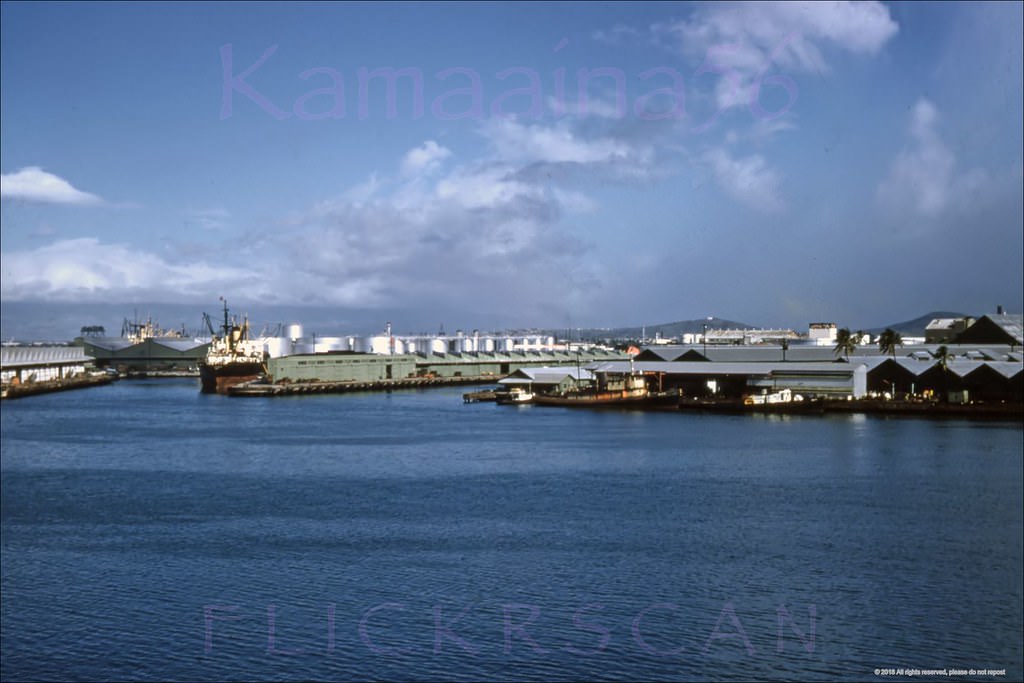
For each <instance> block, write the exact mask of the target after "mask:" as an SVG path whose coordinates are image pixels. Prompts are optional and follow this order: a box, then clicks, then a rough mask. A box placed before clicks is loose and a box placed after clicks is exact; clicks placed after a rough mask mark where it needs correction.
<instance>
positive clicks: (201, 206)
mask: <svg viewBox="0 0 1024 683" xmlns="http://www.w3.org/2000/svg"><path fill="white" fill-rule="evenodd" d="M1022 7H1024V5H1022V4H1021V3H991V4H986V3H973V2H972V3H927V2H924V3H916V2H915V3H898V4H882V3H872V2H856V3H844V2H812V3H806V4H805V3H780V4H775V3H740V4H728V3H726V4H717V3H697V4H689V3H662V2H659V3H643V2H622V3H616V2H610V3H593V4H590V3H564V4H559V3H537V4H533V3H518V2H517V3H430V2H424V3H408V4H406V3H341V4H327V3H308V4H305V3H251V4H250V3H234V2H232V3H223V4H219V3H180V4H158V3H47V2H31V3H21V2H3V3H2V5H0V19H2V21H0V27H2V28H0V30H2V43H0V52H2V55H0V56H2V59H0V75H2V80H0V100H2V116H0V173H2V184H0V189H2V192H0V194H2V207H0V212H2V213H0V218H2V220H0V232H2V235H0V273H2V279H0V302H2V304H3V306H4V308H5V311H4V316H3V328H4V329H3V330H2V332H0V334H2V336H3V337H4V338H5V339H7V338H10V337H12V336H31V335H32V334H33V333H35V332H37V331H38V330H40V329H42V328H41V327H39V325H41V324H42V321H44V320H45V319H47V318H48V317H51V318H52V315H51V314H50V313H48V311H52V310H63V311H67V310H68V307H69V306H70V307H72V308H74V307H80V310H81V311H82V318H83V319H82V321H81V325H86V324H92V323H93V322H95V321H92V320H88V319H86V318H87V317H88V316H89V315H91V313H90V311H97V310H100V309H99V307H100V306H106V307H107V308H105V309H103V310H107V311H109V310H113V309H117V308H118V307H121V308H123V310H124V315H126V316H127V315H130V314H131V312H132V310H136V311H137V310H139V309H140V308H141V309H142V310H152V309H154V308H156V309H157V310H159V305H175V306H178V307H185V308H194V309H195V310H196V312H197V313H196V318H198V316H199V311H202V310H207V311H210V312H213V311H214V310H216V309H217V308H218V306H219V303H218V301H219V297H222V296H223V297H225V298H226V299H227V300H228V301H229V302H230V304H231V306H232V307H233V308H234V309H235V310H238V309H241V308H244V309H247V310H253V311H257V312H259V311H261V310H262V309H266V310H270V309H273V310H274V311H275V315H282V316H286V317H290V318H291V319H293V320H296V321H300V322H301V321H303V319H304V317H306V316H309V317H314V318H316V319H317V320H320V321H326V322H324V324H329V325H332V329H331V330H329V331H330V332H337V333H355V332H375V331H378V330H380V329H382V328H383V325H384V321H392V322H393V324H394V328H395V330H396V331H397V332H404V331H408V332H412V331H420V330H426V329H431V330H434V329H436V328H437V327H438V324H439V323H441V324H445V322H446V321H447V324H448V326H449V327H451V328H453V329H454V328H455V327H456V326H461V327H465V328H467V329H470V328H479V329H490V330H498V329H506V328H523V327H556V328H566V327H617V326H626V325H641V324H657V323H664V322H670V321H675V320H684V319H694V318H704V317H706V316H717V317H720V318H726V319H731V320H739V321H743V322H746V323H749V324H753V325H761V326H766V327H779V326H784V327H793V328H794V329H797V330H803V331H806V326H807V323H808V322H812V321H833V322H837V323H838V324H839V325H840V326H849V327H853V328H856V327H872V326H877V325H883V324H887V323H889V322H895V321H900V320H906V319H909V318H914V317H916V316H918V315H921V314H923V313H926V312H928V311H932V310H950V311H961V312H964V313H970V314H981V313H985V312H992V311H994V310H995V308H996V306H997V305H1003V306H1004V307H1005V308H1006V309H1007V310H1008V311H1012V312H1019V311H1021V309H1022V298H1024V295H1022V291H1024V275H1022V273H1024V199H1022V195H1024V191H1022V186H1024V161H1022V160H1024V154H1022V147H1024V143H1022V131H1024V114H1022V99H1024V94H1022V92H1024V91H1022V78H1024V77H1022V64H1024V54H1022V38H1021V36H1022V35H1024V21H1022V16H1024V11H1022ZM12 311H16V312H17V313H16V314H12V313H11V312H12ZM280 311H285V312H284V313H279V312H280ZM108 315H109V314H108ZM108 324H109V323H108ZM168 324H169V325H170V324H172V321H168ZM173 324H177V321H173ZM69 327H72V324H71V323H69ZM327 331H328V330H321V333H326V332H327ZM75 333H77V326H73V329H69V330H68V335H67V336H68V337H70V336H74V334H75Z"/></svg>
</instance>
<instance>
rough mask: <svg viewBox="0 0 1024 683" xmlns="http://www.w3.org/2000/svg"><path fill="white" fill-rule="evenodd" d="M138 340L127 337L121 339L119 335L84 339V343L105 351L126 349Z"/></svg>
mask: <svg viewBox="0 0 1024 683" xmlns="http://www.w3.org/2000/svg"><path fill="white" fill-rule="evenodd" d="M136 343H138V342H133V341H131V340H128V339H122V338H121V337H110V338H106V339H95V338H93V339H86V340H85V344H87V345H88V346H95V347H96V348H98V349H104V350H106V351H120V350H122V349H127V348H128V347H129V346H135V344H136Z"/></svg>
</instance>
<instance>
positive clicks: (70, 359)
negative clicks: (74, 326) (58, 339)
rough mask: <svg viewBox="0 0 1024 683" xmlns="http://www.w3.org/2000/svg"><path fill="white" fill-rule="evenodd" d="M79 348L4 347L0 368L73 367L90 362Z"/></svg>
mask: <svg viewBox="0 0 1024 683" xmlns="http://www.w3.org/2000/svg"><path fill="white" fill-rule="evenodd" d="M92 360H93V359H92V356H87V355H85V350H84V349H83V348H82V347H81V346H5V347H3V349H2V350H0V366H2V367H5V368H14V367H23V366H28V365H73V364H82V363H90V362H92Z"/></svg>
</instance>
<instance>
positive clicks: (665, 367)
mask: <svg viewBox="0 0 1024 683" xmlns="http://www.w3.org/2000/svg"><path fill="white" fill-rule="evenodd" d="M631 367H632V369H633V370H635V371H636V372H663V373H665V374H668V375H760V376H769V375H771V374H773V373H775V374H792V375H799V374H816V375H820V374H827V373H836V374H846V375H849V374H852V373H854V372H857V371H858V370H860V369H864V370H866V369H867V365H865V364H863V363H783V362H781V361H777V362H774V363H757V362H742V363H727V362H726V363H723V362H716V361H712V362H708V363H691V362H687V361H680V362H669V363H662V362H650V361H642V362H635V361H634V362H633V364H632V366H631V365H630V363H629V361H610V362H603V363H592V364H590V365H588V366H587V368H589V369H592V370H594V372H610V373H623V374H625V373H628V372H630V369H631Z"/></svg>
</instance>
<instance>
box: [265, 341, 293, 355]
mask: <svg viewBox="0 0 1024 683" xmlns="http://www.w3.org/2000/svg"><path fill="white" fill-rule="evenodd" d="M263 351H264V353H266V354H267V356H269V357H270V358H281V357H282V356H290V355H292V340H291V339H288V338H287V337H267V338H266V339H264V340H263Z"/></svg>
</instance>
